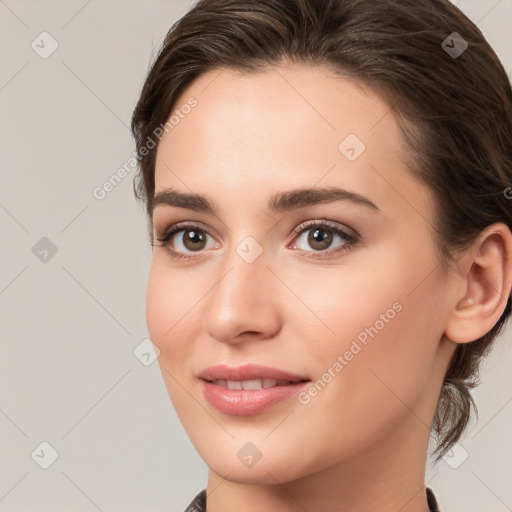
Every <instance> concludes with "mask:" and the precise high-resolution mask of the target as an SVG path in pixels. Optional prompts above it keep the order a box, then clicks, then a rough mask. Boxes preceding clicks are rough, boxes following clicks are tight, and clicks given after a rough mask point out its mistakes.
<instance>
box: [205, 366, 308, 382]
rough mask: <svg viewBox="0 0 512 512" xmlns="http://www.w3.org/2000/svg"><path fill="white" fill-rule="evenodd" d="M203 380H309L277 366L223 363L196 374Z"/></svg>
mask: <svg viewBox="0 0 512 512" xmlns="http://www.w3.org/2000/svg"><path fill="white" fill-rule="evenodd" d="M198 377H199V378H200V379H203V380H208V381H214V380H232V381H233V380H235V381H242V380H256V379H275V380H289V381H291V382H300V381H304V380H310V379H308V378H307V377H305V376H301V375H296V374H293V373H290V372H287V371H284V370H279V369H277V368H271V367H269V366H262V365H259V364H245V365H242V366H236V367H233V366H227V365H224V364H220V365H216V366H209V367H208V368H205V369H204V370H203V371H201V372H200V373H199V374H198Z"/></svg>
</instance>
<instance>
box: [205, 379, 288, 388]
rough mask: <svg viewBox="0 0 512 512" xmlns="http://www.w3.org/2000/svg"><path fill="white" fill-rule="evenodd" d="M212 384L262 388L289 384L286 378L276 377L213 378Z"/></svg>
mask: <svg viewBox="0 0 512 512" xmlns="http://www.w3.org/2000/svg"><path fill="white" fill-rule="evenodd" d="M213 383H214V384H216V385H217V386H221V387H223V388H228V389H263V388H273V387H274V386H284V385H286V384H290V381H288V380H276V379H253V380H222V379H219V380H214V381H213Z"/></svg>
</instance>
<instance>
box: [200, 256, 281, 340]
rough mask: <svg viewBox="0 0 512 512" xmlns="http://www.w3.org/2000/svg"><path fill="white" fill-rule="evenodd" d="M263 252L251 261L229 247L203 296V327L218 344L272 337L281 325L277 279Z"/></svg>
mask: <svg viewBox="0 0 512 512" xmlns="http://www.w3.org/2000/svg"><path fill="white" fill-rule="evenodd" d="M268 265H269V261H268V259H267V258H266V254H265V251H263V252H262V253H261V254H260V255H259V256H258V257H257V258H256V259H255V260H254V261H251V258H247V256H246V254H244V253H243V252H242V251H239V252H237V250H236V249H233V250H232V251H231V252H230V254H229V255H228V256H226V260H225V261H224V262H223V264H222V265H220V266H219V272H218V274H217V275H216V277H215V280H214V284H213V287H212V288H211V290H210V292H209V293H208V294H207V296H206V297H205V299H206V308H205V309H206V310H205V312H204V315H203V317H202V321H203V329H204V332H206V333H207V334H208V335H209V336H211V337H212V338H213V339H216V340H218V341H220V342H222V343H228V344H238V343H242V342H243V341H249V340H253V341H255V340H263V339H267V338H269V337H272V336H274V335H275V334H276V333H277V332H278V331H279V329H280V325H281V320H280V316H281V306H282V304H280V303H279V293H278V287H279V280H278V279H277V278H276V276H275V275H274V273H273V272H272V271H271V270H270V268H269V267H268Z"/></svg>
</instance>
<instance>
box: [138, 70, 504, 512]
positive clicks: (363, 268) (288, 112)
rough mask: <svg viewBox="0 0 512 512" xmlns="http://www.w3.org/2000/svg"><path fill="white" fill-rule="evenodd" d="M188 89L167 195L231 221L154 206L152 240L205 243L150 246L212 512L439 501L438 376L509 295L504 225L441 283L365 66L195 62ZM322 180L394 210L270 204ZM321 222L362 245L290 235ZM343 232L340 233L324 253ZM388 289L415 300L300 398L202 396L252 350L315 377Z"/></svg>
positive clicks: (172, 387)
mask: <svg viewBox="0 0 512 512" xmlns="http://www.w3.org/2000/svg"><path fill="white" fill-rule="evenodd" d="M191 96H193V97H195V98H196V99H197V101H198V105H197V107H196V108H195V109H193V110H192V112H191V113H190V114H188V115H187V116H186V117H185V118H184V119H183V120H181V122H180V123H179V124H178V125H177V126H175V127H174V129H173V130H171V131H169V132H168V133H166V134H164V137H163V138H162V140H161V142H160V144H159V146H158V151H157V159H156V169H155V181H156V192H157V193H158V192H159V191H161V190H163V189H166V188H169V187H173V188H176V189H177V190H179V191H181V192H185V193H191V192H193V193H199V194H202V195H205V196H206V197H207V198H208V199H209V201H210V202H211V203H213V204H214V205H215V206H216V207H217V208H218V211H219V215H218V216H215V215H212V214H208V213H205V212H198V211H193V210H190V209H184V208H179V207H175V206H166V205H159V206H157V207H156V208H155V210H154V213H153V218H152V221H153V225H152V227H153V228H154V234H155V236H161V235H162V234H163V233H164V232H165V231H166V230H167V229H168V228H169V227H170V226H171V225H173V224H176V223H178V222H182V221H193V222H197V223H200V224H201V226H202V227H203V229H205V230H206V237H207V242H206V245H205V246H204V248H203V249H199V251H194V246H188V247H187V246H186V245H184V242H183V240H184V237H183V234H184V233H183V231H181V232H179V233H177V234H176V235H174V239H173V242H170V244H171V245H170V247H173V248H174V249H175V250H177V251H180V252H181V253H185V254H188V255H191V256H192V258H191V259H190V260H174V259H172V258H171V256H170V253H169V251H168V250H167V249H166V248H165V247H162V246H160V244H159V243H158V242H156V245H155V247H154V249H153V256H152V262H151V267H150V273H149V280H148V287H147V295H146V315H147V323H148V330H149V333H150V336H151V339H152V340H153V342H154V343H155V345H157V346H158V347H159V349H160V351H161V354H160V357H159V359H158V361H159V364H160V368H161V370H162V375H163V377H164V381H165V384H166V386H167V390H168V393H169V396H170V398H171V400H172V403H173V405H174V407H175V409H176V412H177V414H178V416H179V418H180V420H181V422H182V423H183V426H184V428H185V429H186V431H187V433H188V435H189V437H190V439H191V441H192V443H193V444H194V446H195V447H196V449H197V451H198V452H199V454H200V456H201V457H202V458H203V460H204V461H205V462H206V464H207V465H208V467H209V469H210V471H209V477H208V484H207V493H208V497H207V502H208V505H207V506H208V512H231V511H235V510H236V511H240V510H243V511H244V512H246V511H254V512H255V511H256V510H258V511H259V510H279V511H282V512H292V511H293V512H295V511H303V510H307V511H308V512H320V511H326V510H337V511H339V512H348V511H352V512H353V511H358V512H365V511H367V512H370V511H372V512H374V511H375V510H379V511H382V512H386V511H389V512H391V511H392V512H396V511H398V510H400V511H401V512H413V511H414V512H427V511H428V506H427V501H426V497H425V485H424V477H425V462H426V450H427V443H428V438H429V432H430V426H431V422H432V418H433V415H434V411H435V408H436V405H437V401H438V397H439V392H440V389H441V384H442V380H443V376H444V374H445V371H446V368H447V365H448V362H449V358H450V357H451V355H452V353H453V351H454V349H455V347H456V346H457V343H464V342H468V341H472V340H474V339H477V338H478V337H480V336H481V335H483V334H485V333H486V332H488V331H489V330H490V328H491V327H492V326H493V325H494V324H495V323H496V322H497V321H498V319H499V317H500V315H501V312H502V311H503V309H504V308H505V304H506V297H507V296H508V294H509V293H510V288H511V282H512V270H511V266H512V264H511V254H512V241H511V239H512V235H511V234H510V231H509V230H508V229H507V228H506V226H504V225H502V224H496V225H494V226H491V227H490V228H489V229H488V230H486V231H485V232H483V233H482V235H481V237H480V238H479V239H478V240H477V241H476V243H475V244H474V246H473V247H471V248H470V249H469V250H468V251H467V252H465V253H464V254H463V255H462V256H461V257H460V258H459V259H458V260H457V267H456V269H455V270H454V271H453V272H452V273H451V274H450V277H449V278H448V279H446V278H443V276H442V274H441V270H440V267H439V264H438V260H437V256H436V252H435V246H434V242H433V239H432V232H431V228H432V224H433V214H434V209H433V208H434V206H433V199H432V196H431V195H430V192H429V191H428V189H427V188H426V187H425V186H424V185H423V184H421V183H419V182H418V181H416V179H415V178H414V177H413V176H412V175H411V174H410V172H409V171H408V169H407V168H406V166H405V164H404V161H405V159H404V158H403V157H404V148H403V147H402V145H401V139H400V135H399V131H398V125H397V123H396V120H395V118H394V116H393V115H392V114H391V113H390V111H389V107H388V105H387V104H386V103H385V102H384V101H383V100H382V99H381V98H380V97H378V96H376V95H374V94H373V93H371V92H370V91H369V90H368V89H366V88H364V87H363V86H358V85H356V83H355V82H353V81H352V80H349V79H347V78H340V77H334V75H333V74H332V73H329V72H328V71H327V70H325V69H322V68H320V67H306V66H302V65H297V64H295V65H282V66H280V67H276V68H273V69H268V70H266V71H262V72H258V73H257V74H253V75H250V76H249V75H243V74H240V73H237V72H235V71H233V70H229V69H224V70H222V71H221V72H220V71H219V70H214V71H211V72H209V73H206V74H204V75H202V76H200V77H199V78H198V79H197V80H196V81H195V82H193V83H192V84H191V85H190V86H189V87H188V88H187V89H186V90H185V91H184V92H183V94H182V96H181V98H180V99H179V100H178V102H177V104H176V105H177V107H179V106H180V105H183V104H184V103H185V102H186V101H187V99H188V98H189V97H191ZM350 133H354V134H356V135H357V137H358V138H359V139H360V140H361V141H363V142H364V144H365V146H366V149H365V151H364V152H363V153H362V154H361V155H360V156H359V157H358V158H357V159H356V160H355V161H349V160H348V159H347V158H346V157H345V156H344V155H343V154H342V153H341V152H340V150H339V149H338V146H339V144H340V142H342V141H343V140H344V139H345V137H346V136H347V135H348V134H350ZM324 186H337V187H343V188H345V189H348V190H350V191H353V192H357V193H359V194H361V195H363V196H365V197H367V198H369V199H370V200H371V201H373V202H374V203H375V204H376V205H377V206H378V208H379V210H380V211H378V212H377V211H372V210H371V209H369V208H365V207H364V206H361V205H357V204H353V203H350V202H335V203H330V204H317V205H313V206H307V207H305V208H302V209H299V210H293V211H290V212H287V213H277V214H269V213H267V212H265V209H266V205H267V200H268V198H269V197H270V195H271V194H273V193H276V192H280V191H286V190H289V189H292V188H296V187H297V188H298V187H306V188H312V187H315V188H317V187H324ZM322 219H328V220H330V221H332V222H334V223H335V224H336V225H337V226H338V227H339V228H341V229H349V230H350V229H351V230H355V231H356V232H357V233H358V234H359V235H360V241H359V243H358V244H356V245H354V246H353V247H351V248H349V249H348V250H345V251H343V252H340V253H338V254H333V255H330V256H329V257H321V258H315V259H314V258H311V257H308V256H307V255H305V254H304V253H308V254H311V253H314V252H317V253H318V252H319V250H318V249H315V246H314V245H311V244H310V243H308V239H307V237H308V235H309V234H311V231H312V228H310V229H309V231H305V234H302V235H292V232H293V230H294V228H296V227H298V226H300V225H301V224H303V223H304V222H305V221H308V220H322ZM313 229H314V228H313ZM327 232H328V233H329V231H327ZM331 233H332V232H331ZM248 236H251V237H253V238H254V239H255V240H256V241H257V242H258V244H259V245H260V246H261V248H262V250H263V252H262V253H261V255H260V256H259V257H258V258H257V259H256V260H255V261H254V262H252V263H248V262H247V261H245V260H244V259H243V258H241V257H240V256H239V254H238V253H237V252H236V248H237V246H238V244H240V242H241V241H242V240H244V239H245V238H246V237H248ZM346 243H347V242H346V240H345V239H343V238H339V237H337V236H336V235H334V238H333V241H332V243H331V245H330V246H328V249H330V248H335V247H338V248H340V247H342V246H343V245H344V244H346ZM294 244H295V245H294ZM189 247H191V248H189ZM293 247H295V248H293ZM297 247H298V248H299V249H302V253H301V252H300V251H299V250H297ZM394 303H399V304H400V305H401V306H402V309H401V311H400V312H398V313H396V315H395V316H394V318H393V319H392V320H389V322H387V323H385V326H384V328H382V329H381V330H379V332H378V334H377V335H375V336H374V337H373V338H369V339H368V343H367V345H366V346H364V348H363V349H362V350H361V351H360V352H359V353H358V354H357V356H355V357H353V359H352V360H351V361H349V362H348V364H347V365H346V366H344V367H343V369H342V370H341V371H339V372H337V373H336V372H335V375H336V376H335V377H334V378H332V379H331V381H330V382H329V383H328V384H327V385H326V386H325V387H324V388H323V389H322V390H321V391H320V392H319V393H318V394H317V395H316V396H314V397H313V398H311V400H310V402H309V403H307V404H305V405H304V404H301V403H300V402H299V401H298V400H297V397H292V398H290V399H287V400H285V401H283V402H280V403H279V404H278V405H275V406H274V407H272V408H271V409H269V410H267V411H265V412H263V413H260V414H257V415H253V416H246V417H242V416H231V415H226V414H223V413H221V412H219V411H217V410H216V409H214V408H213V407H212V406H211V405H210V404H209V403H208V402H207V401H206V400H205V398H204V396H203V394H202V392H201V382H200V381H199V380H198V378H197V374H198V372H199V371H201V370H203V369H204V368H206V367H208V366H210V365H214V364H227V365H230V366H238V365H241V364H245V363H248V362H252V363H258V364H262V365H267V366H272V367H276V368H280V369H283V370H286V371H290V372H292V373H297V374H303V375H307V376H308V377H310V378H311V379H312V380H313V381H316V380H317V379H320V378H322V375H323V374H324V373H325V372H326V371H327V370H328V368H330V367H332V366H333V363H334V362H335V361H336V360H337V357H338V355H340V354H341V355H343V354H344V353H345V352H346V351H347V350H348V349H349V348H350V346H351V343H352V341H353V340H354V339H356V337H357V335H358V334H360V333H361V332H362V331H364V329H365V327H369V326H372V325H374V324H375V323H376V321H377V320H379V318H380V315H381V314H385V313H386V311H387V310H389V309H390V308H392V305H393V304H394ZM247 442H251V443H253V444H254V445H255V446H256V447H257V448H258V450H259V451H260V452H261V454H262V458H261V459H260V460H259V461H258V462H257V463H256V464H255V465H253V466H252V467H247V466H245V465H244V464H242V463H241V461H240V460H239V459H238V457H237V452H238V451H239V450H240V449H241V448H242V446H244V445H245V444H246V443H247Z"/></svg>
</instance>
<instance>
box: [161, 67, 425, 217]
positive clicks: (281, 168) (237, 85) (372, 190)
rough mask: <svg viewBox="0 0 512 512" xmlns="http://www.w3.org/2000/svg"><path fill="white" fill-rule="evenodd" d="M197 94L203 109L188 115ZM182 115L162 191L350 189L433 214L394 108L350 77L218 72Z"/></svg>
mask: <svg viewBox="0 0 512 512" xmlns="http://www.w3.org/2000/svg"><path fill="white" fill-rule="evenodd" d="M191 98H193V99H194V100H195V102H197V105H196V106H195V107H194V108H193V109H188V108H187V109H183V111H181V110H180V109H182V108H183V105H185V104H186V103H187V102H190V100H191ZM185 111H186V112H188V113H187V114H184V112H185ZM173 113H174V114H175V115H176V114H178V117H179V119H180V121H179V123H177V124H176V125H175V126H174V127H173V128H172V129H171V130H169V132H168V133H165V134H164V136H163V138H162V141H161V142H160V144H159V147H158V151H157V159H156V169H155V185H156V187H155V188H156V191H157V192H158V191H159V190H161V189H163V188H167V187H175V188H178V189H180V190H182V191H184V192H190V191H193V192H196V193H201V194H202V195H206V196H208V195H210V196H211V197H213V195H215V192H216V193H217V194H219V193H221V195H222V197H223V198H225V199H226V198H232V200H233V201H236V200H237V198H238V200H240V199H242V198H243V199H246V200H247V199H249V197H254V198H256V197H257V196H259V193H260V192H261V200H262V204H263V201H265V202H266V199H267V197H268V196H269V195H270V194H271V193H272V192H273V191H276V190H283V189H291V188H298V187H305V186H306V187H307V186H309V187H314V186H315V185H317V184H318V186H320V185H321V186H329V185H331V186H343V187H344V188H346V189H350V190H354V191H356V192H363V191H364V192H365V195H366V196H371V197H370V198H371V199H372V200H373V201H374V202H376V203H380V204H381V205H386V204H387V207H388V208H390V207H392V208H394V210H400V209H402V210H403V209H404V208H405V209H407V208H409V209H410V208H411V205H412V204H417V205H418V207H420V208H421V207H422V206H423V207H424V213H425V215H428V213H427V212H428V209H429V206H430V205H429V198H428V197H427V191H426V190H425V187H424V186H423V184H421V183H419V182H417V180H416V179H415V178H414V177H413V176H412V175H411V174H410V172H409V171H408V170H407V169H406V167H405V164H404V158H403V151H404V149H403V147H402V140H401V137H400V132H399V128H398V124H397V122H396V119H395V117H394V115H393V114H392V112H391V108H390V106H389V105H388V104H387V103H386V102H385V101H384V100H383V99H382V98H381V97H380V96H378V95H376V94H374V93H372V92H371V91H370V90H369V89H368V88H366V87H364V86H363V85H361V84H358V83H356V82H354V81H353V80H351V79H350V78H347V77H340V76H338V75H334V73H333V72H329V71H328V70H326V69H323V68H318V67H307V66H299V65H292V66H281V67H275V68H270V69H267V70H265V71H263V72H258V73H254V74H244V73H240V72H237V71H234V70H231V69H217V70H213V71H210V72H208V73H205V74H203V75H201V76H200V77H199V78H198V79H197V80H196V81H194V82H193V83H192V84H191V85H190V86H189V87H188V88H187V89H186V90H185V91H184V92H183V93H182V94H181V96H180V97H179V98H178V100H177V102H176V105H175V111H174V112H173ZM176 119H177V118H176ZM212 186H213V187H214V188H212ZM187 189H188V190H187ZM209 192H210V194H209ZM263 192H264V193H263ZM406 198H408V199H406ZM213 199H214V201H219V199H220V198H218V197H217V198H215V197H213ZM404 199H405V200H404ZM393 201H394V203H393ZM219 207H220V208H222V204H219ZM382 209H383V211H385V208H382Z"/></svg>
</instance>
